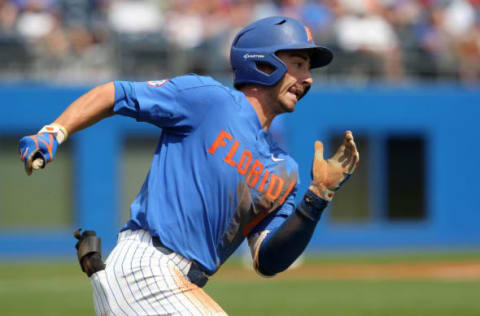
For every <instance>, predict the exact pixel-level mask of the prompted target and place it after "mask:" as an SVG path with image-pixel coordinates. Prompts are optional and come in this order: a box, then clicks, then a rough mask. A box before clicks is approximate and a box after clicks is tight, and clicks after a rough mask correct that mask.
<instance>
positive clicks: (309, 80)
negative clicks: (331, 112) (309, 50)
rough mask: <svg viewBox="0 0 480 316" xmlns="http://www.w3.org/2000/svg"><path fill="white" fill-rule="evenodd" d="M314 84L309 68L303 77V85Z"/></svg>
mask: <svg viewBox="0 0 480 316" xmlns="http://www.w3.org/2000/svg"><path fill="white" fill-rule="evenodd" d="M312 84H313V78H312V74H311V73H310V71H309V70H308V71H306V72H305V74H304V76H303V78H302V85H303V86H304V87H310V86H311V85H312Z"/></svg>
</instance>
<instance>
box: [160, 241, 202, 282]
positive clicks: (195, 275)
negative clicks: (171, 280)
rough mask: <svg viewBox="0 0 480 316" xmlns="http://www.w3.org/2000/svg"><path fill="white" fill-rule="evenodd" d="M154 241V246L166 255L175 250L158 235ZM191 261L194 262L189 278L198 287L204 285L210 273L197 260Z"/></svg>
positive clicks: (189, 271)
mask: <svg viewBox="0 0 480 316" xmlns="http://www.w3.org/2000/svg"><path fill="white" fill-rule="evenodd" d="M152 242H153V246H154V247H155V248H157V249H158V250H159V251H160V252H161V253H163V254H164V255H169V254H171V253H173V252H174V251H173V250H171V249H170V248H167V247H165V245H164V244H163V243H162V242H161V241H160V239H159V238H158V237H152ZM191 261H192V264H191V266H190V270H188V273H187V278H188V280H189V281H190V282H192V283H193V284H196V285H197V286H198V287H204V286H205V284H207V281H208V274H207V273H206V272H205V271H203V269H202V267H201V266H200V265H199V264H198V263H197V262H196V261H195V260H191Z"/></svg>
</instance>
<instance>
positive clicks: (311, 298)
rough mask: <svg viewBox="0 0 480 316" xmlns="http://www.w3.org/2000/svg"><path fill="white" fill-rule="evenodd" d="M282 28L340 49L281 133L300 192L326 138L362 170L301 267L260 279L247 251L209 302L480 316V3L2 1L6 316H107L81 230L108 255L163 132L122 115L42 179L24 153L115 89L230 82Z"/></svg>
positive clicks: (0, 194) (284, 120)
mask: <svg viewBox="0 0 480 316" xmlns="http://www.w3.org/2000/svg"><path fill="white" fill-rule="evenodd" d="M270 15H287V16H292V17H296V18H298V19H300V20H302V21H303V22H304V23H306V24H307V25H309V26H310V27H311V28H312V30H313V34H314V35H315V37H316V38H315V41H316V42H317V43H321V44H324V45H325V46H328V47H330V48H331V49H332V50H333V51H334V53H335V59H334V62H333V64H332V65H331V66H328V67H327V68H325V69H322V70H319V71H315V72H314V76H315V79H316V83H315V88H314V89H312V92H311V93H310V94H309V96H307V97H306V98H305V99H304V100H303V101H302V103H301V104H300V105H299V106H298V108H297V111H296V113H295V114H293V115H285V116H281V117H279V118H278V120H277V121H276V122H275V125H274V127H273V133H274V134H275V135H276V137H277V138H278V139H279V141H280V142H282V143H283V144H284V146H285V147H286V148H287V149H288V151H290V152H291V153H292V155H293V156H294V157H295V158H296V159H297V161H298V162H299V164H300V167H301V170H300V171H301V175H300V177H301V182H302V188H301V191H303V190H304V189H305V188H306V184H307V183H308V181H309V172H310V165H311V156H312V151H313V141H314V140H315V139H322V140H324V141H325V142H326V145H327V148H329V149H328V150H327V154H331V153H332V150H333V148H335V147H336V144H338V141H339V137H340V136H341V135H342V133H343V131H344V130H345V129H347V128H348V129H352V130H353V131H354V134H355V135H356V139H357V143H358V145H359V150H360V153H361V160H362V161H361V165H360V169H359V170H358V171H357V174H356V175H355V177H353V178H352V179H351V181H350V182H349V184H347V185H346V186H345V187H344V188H343V189H342V191H341V192H340V193H339V194H338V196H337V198H336V199H335V201H334V202H333V203H332V205H331V206H330V207H329V209H328V210H327V211H326V212H325V214H324V217H323V218H322V220H321V222H320V223H319V226H318V229H317V231H316V233H315V235H314V237H313V240H312V242H311V244H310V245H309V247H308V249H307V253H306V256H305V257H304V260H303V264H302V265H300V266H299V267H298V268H296V269H293V270H291V271H287V272H286V273H284V274H283V275H282V276H279V277H278V278H274V279H268V280H260V278H259V277H257V276H256V275H255V273H254V272H253V271H249V270H245V268H244V267H243V265H242V260H241V253H238V256H237V257H236V258H233V259H232V260H231V263H230V264H228V265H226V266H225V267H224V268H222V269H221V271H220V272H219V273H218V275H216V276H215V277H213V280H212V281H211V282H210V283H209V284H208V285H207V288H206V290H207V292H208V293H209V294H211V296H212V297H213V298H214V299H216V300H217V301H218V302H219V303H220V304H221V305H222V306H223V307H224V308H225V310H226V311H227V312H229V313H230V314H232V315H320V314H322V315H452V314H456V315H480V301H479V300H478V293H480V251H479V250H480V230H479V225H480V212H479V211H480V207H479V203H478V194H479V192H480V190H479V188H480V187H479V185H478V180H477V179H478V178H479V176H480V171H479V168H478V161H479V160H478V157H479V156H480V155H479V154H480V149H479V146H478V140H477V126H478V123H477V122H478V117H479V116H480V108H479V106H480V88H479V83H480V1H478V0H323V1H322V0H283V1H282V0H276V1H253V0H178V1H172V0H170V1H167V0H163V1H160V0H128V1H127V0H117V1H114V0H0V100H1V102H2V104H1V106H0V314H1V315H32V314H35V315H90V314H93V305H92V302H91V289H90V285H89V283H88V280H87V278H86V277H84V275H83V274H82V273H81V271H80V269H79V267H77V265H76V262H75V260H76V257H75V256H76V255H75V251H74V249H73V245H74V243H75V242H74V239H73V237H72V235H71V234H72V232H73V230H74V229H75V228H77V227H82V228H86V229H95V230H97V231H98V232H99V234H100V235H101V237H102V239H103V247H104V250H105V251H104V252H105V254H108V252H109V251H110V250H111V249H112V247H113V245H114V243H115V237H116V233H117V231H118V229H119V227H121V225H122V224H123V223H124V221H125V220H126V218H127V216H128V206H129V203H130V202H131V201H132V200H133V198H134V196H135V195H136V193H137V190H138V189H139V187H140V185H141V183H142V182H143V179H144V177H145V174H146V172H147V171H148V168H149V164H150V159H151V155H152V153H153V151H154V146H155V142H156V139H157V138H158V135H159V133H160V131H159V130H158V129H156V128H153V127H151V126H147V125H145V124H138V123H135V122H133V121H131V120H128V119H124V118H119V117H115V118H111V119H107V120H105V121H104V122H102V123H100V124H98V125H96V126H94V127H92V128H91V129H88V130H85V131H82V132H80V133H78V134H77V135H74V136H73V137H71V140H70V141H69V142H67V143H66V144H65V145H62V148H61V149H60V150H59V152H58V153H57V156H56V161H55V163H54V164H52V165H49V166H48V167H47V169H46V170H44V171H42V172H39V173H37V174H34V175H33V176H32V177H27V176H26V175H25V174H24V172H23V166H22V164H21V163H20V162H19V160H18V153H17V141H18V139H19V138H20V137H21V136H23V135H28V134H33V133H35V132H36V131H37V130H39V129H40V128H41V127H42V126H43V125H45V124H46V123H49V122H51V121H52V120H54V119H55V117H56V116H57V115H58V114H59V113H60V112H61V111H62V110H63V109H64V108H65V106H66V105H68V104H69V103H70V102H72V101H73V100H74V99H75V98H77V97H78V96H80V95H81V94H82V93H84V92H85V91H86V90H87V89H89V88H91V87H93V86H94V85H96V84H99V83H103V82H106V81H110V80H114V79H123V80H140V81H143V80H158V79H163V78H168V77H171V76H175V75H180V74H184V73H188V72H196V73H199V74H207V75H211V76H213V77H215V78H217V79H218V80H220V81H222V82H224V83H225V84H227V85H229V84H230V82H231V72H230V69H229V61H228V50H229V45H230V41H231V39H232V38H233V35H234V34H235V33H236V31H238V29H239V28H240V27H242V26H244V25H246V24H248V23H249V22H251V21H253V20H256V19H258V18H261V17H265V16H270ZM92 147H94V148H95V155H94V156H92V155H91V152H92V149H91V148H92Z"/></svg>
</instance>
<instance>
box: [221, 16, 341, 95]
mask: <svg viewBox="0 0 480 316" xmlns="http://www.w3.org/2000/svg"><path fill="white" fill-rule="evenodd" d="M294 49H295V50H297V49H308V50H311V52H312V54H311V56H310V65H311V68H317V67H323V66H326V65H328V64H329V63H330V62H331V61H332V59H333V54H332V52H331V51H330V50H329V49H328V48H326V47H322V46H317V45H316V44H315V43H314V42H313V39H312V34H311V32H310V29H309V28H308V27H306V26H305V25H303V23H301V22H299V21H297V20H295V19H292V18H288V17H282V16H276V17H269V18H265V19H261V20H258V21H256V22H254V23H252V24H249V25H247V26H246V27H244V28H243V29H242V30H241V31H240V32H239V33H238V34H237V36H235V39H234V40H233V43H232V47H231V50H230V62H231V64H232V68H233V73H234V79H233V83H234V85H235V87H238V85H241V84H245V83H255V84H260V85H264V86H273V85H275V84H276V83H277V82H279V81H280V79H282V77H283V76H284V75H285V73H286V72H287V66H286V65H285V63H284V62H283V61H282V60H280V59H279V58H278V57H277V56H276V55H275V53H276V52H278V51H280V50H294ZM257 63H261V64H268V65H270V66H272V67H273V68H274V71H273V72H272V73H270V74H267V73H265V72H263V71H261V70H259V69H258V68H257Z"/></svg>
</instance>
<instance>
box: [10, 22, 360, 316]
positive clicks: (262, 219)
mask: <svg viewBox="0 0 480 316" xmlns="http://www.w3.org/2000/svg"><path fill="white" fill-rule="evenodd" d="M332 57H333V56H332V53H331V52H330V50H328V49H327V48H324V47H321V46H317V45H316V44H315V43H314V42H313V40H312V35H311V32H310V30H309V29H308V28H307V27H306V26H304V25H303V24H302V23H301V22H299V21H297V20H295V19H291V18H287V17H270V18H265V19H262V20H259V21H256V22H254V23H252V24H250V25H248V26H246V27H245V28H244V29H242V30H241V31H240V32H239V33H238V35H237V36H236V37H235V39H234V41H233V43H232V46H231V64H232V68H233V72H234V87H235V89H231V88H228V87H226V86H224V85H222V84H220V83H219V82H217V81H215V80H214V79H212V78H210V77H202V76H198V75H195V74H190V75H185V76H179V77H175V78H171V79H165V80H160V81H147V82H127V81H114V82H110V83H107V84H103V85H100V86H98V87H95V88H94V89H92V90H90V91H89V92H87V93H86V94H85V95H83V96H81V97H80V98H78V99H77V100H76V101H74V102H73V103H72V104H71V105H70V106H69V107H68V108H67V109H66V110H65V111H64V112H63V113H62V114H61V115H60V116H59V117H58V118H57V119H56V120H55V121H54V122H53V123H52V124H49V125H47V126H45V127H43V128H42V129H41V130H40V131H39V133H38V134H36V135H32V136H27V137H24V138H22V139H21V140H20V143H19V150H20V155H21V159H22V160H23V161H24V163H25V169H26V172H27V174H31V173H32V171H33V170H37V169H40V168H42V167H43V166H44V165H45V164H48V163H49V162H51V161H52V159H53V158H54V155H55V152H56V149H57V147H58V145H60V144H62V143H63V142H64V141H66V139H67V137H68V135H71V134H73V133H75V132H77V131H79V130H81V129H84V128H86V127H88V126H90V125H92V124H95V123H97V122H98V121H100V120H102V119H105V118H107V117H109V116H111V115H114V114H119V115H124V116H129V117H131V118H134V119H136V120H137V121H140V122H147V123H150V124H154V125H156V126H158V127H159V128H161V129H162V131H163V132H162V134H161V136H160V139H159V142H158V146H157V148H156V150H155V153H154V156H153V160H152V164H151V167H150V171H149V172H148V174H147V176H146V179H145V182H144V184H143V186H142V188H141V189H140V192H139V193H138V195H137V197H136V199H135V200H134V201H133V203H132V205H131V217H130V220H129V221H128V222H127V223H126V224H125V226H123V228H122V229H121V231H120V233H119V235H118V242H117V245H116V247H115V248H114V249H113V251H112V252H111V253H110V255H109V256H108V258H107V260H106V262H105V264H103V262H101V259H100V255H99V252H100V249H99V248H100V247H99V245H98V238H97V237H96V236H94V234H92V233H91V232H88V234H85V233H84V234H83V235H81V234H80V233H79V232H77V233H76V236H77V238H79V240H80V245H79V244H77V248H78V249H79V253H78V254H79V259H80V261H81V263H82V268H83V270H84V271H85V272H86V273H87V275H88V276H89V277H90V280H91V283H92V286H93V293H94V305H95V310H96V313H97V315H225V314H226V313H225V312H224V311H223V310H222V308H221V307H220V306H219V305H218V304H216V303H215V302H214V301H213V300H212V299H211V298H210V297H209V296H208V295H207V294H206V293H205V292H204V291H203V290H202V287H203V286H204V285H205V283H206V282H207V280H208V277H209V276H211V275H213V274H214V273H215V272H216V271H217V270H218V269H219V268H220V266H221V265H222V264H223V263H224V262H225V261H226V260H227V258H228V257H229V256H230V255H231V254H232V253H233V252H234V250H235V249H236V248H237V247H238V246H239V245H240V244H241V242H242V241H243V240H244V239H245V238H247V239H248V243H249V246H250V249H251V253H252V258H253V264H254V268H255V270H256V271H257V272H258V273H260V274H261V275H264V276H274V275H275V274H277V273H279V272H281V271H283V270H285V269H287V268H288V266H289V265H290V264H291V263H292V262H294V261H295V259H296V258H297V257H298V256H299V255H300V254H301V253H302V252H303V250H304V249H305V247H306V246H307V244H308V242H309V240H310V238H311V236H312V234H313V232H314V229H315V226H316V224H317V222H318V220H319V219H320V216H321V214H322V211H323V210H324V209H325V207H326V206H327V205H328V203H329V202H330V201H331V200H332V198H333V197H334V195H335V193H336V191H337V190H338V189H339V188H340V186H341V185H342V184H343V183H344V182H345V181H346V180H347V179H348V178H349V177H350V175H351V174H352V173H353V172H354V170H355V168H356V167H357V165H358V162H359V154H358V152H357V149H356V145H355V142H354V139H353V135H352V133H351V132H350V131H346V132H345V136H344V139H343V143H342V144H341V146H340V147H339V148H338V150H337V152H336V153H335V155H334V156H333V157H332V158H330V159H328V160H324V158H323V144H322V143H321V142H320V141H316V142H315V144H314V159H313V166H312V180H311V183H310V186H309V189H308V191H307V192H306V193H305V195H304V197H303V199H302V201H301V202H300V204H299V205H298V206H296V205H295V196H296V195H297V187H298V181H299V180H298V166H297V164H296V162H295V161H294V160H293V159H292V158H291V157H290V156H289V155H288V154H287V153H286V152H285V151H283V150H282V149H281V148H280V147H279V146H278V145H277V143H276V142H275V140H274V139H273V138H272V136H271V134H270V133H269V131H268V130H269V127H270V124H271V123H272V120H273V119H274V118H275V116H276V115H278V114H281V113H286V112H293V111H294V109H295V107H296V105H297V102H298V101H299V100H300V99H301V98H302V97H303V96H304V95H305V94H306V93H307V92H308V90H309V89H310V87H311V85H312V82H313V80H312V76H311V73H310V69H312V68H318V67H323V66H325V65H327V64H329V63H330V62H331V60H332Z"/></svg>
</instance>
